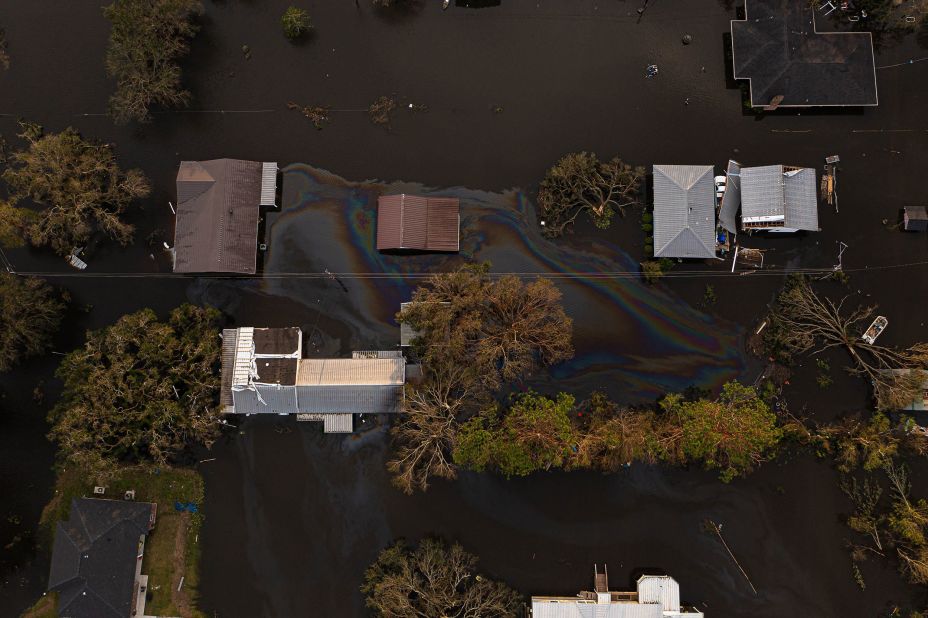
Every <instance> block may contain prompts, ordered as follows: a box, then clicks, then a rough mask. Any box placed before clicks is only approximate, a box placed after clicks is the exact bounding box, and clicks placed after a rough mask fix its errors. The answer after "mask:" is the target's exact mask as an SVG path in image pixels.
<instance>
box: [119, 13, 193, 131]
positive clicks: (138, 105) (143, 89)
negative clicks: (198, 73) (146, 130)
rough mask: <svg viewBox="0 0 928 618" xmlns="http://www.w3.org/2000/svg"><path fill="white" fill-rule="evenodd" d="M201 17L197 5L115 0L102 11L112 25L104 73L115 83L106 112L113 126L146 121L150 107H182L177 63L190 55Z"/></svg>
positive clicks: (184, 93) (187, 97) (184, 97)
mask: <svg viewBox="0 0 928 618" xmlns="http://www.w3.org/2000/svg"><path fill="white" fill-rule="evenodd" d="M202 12H203V5H202V4H201V3H200V0H115V2H113V3H112V4H111V5H109V6H106V7H104V8H103V15H104V16H105V17H106V19H108V20H109V21H110V23H111V24H112V28H111V30H110V40H109V46H108V47H107V50H106V72H107V74H108V75H109V76H110V77H114V78H116V92H115V93H114V94H113V96H111V97H110V105H109V111H110V115H111V116H112V117H113V119H114V120H115V121H116V122H117V123H118V124H125V123H127V122H130V121H133V120H134V121H141V122H144V121H148V120H151V107H152V106H153V105H164V106H167V107H180V106H183V105H186V104H187V103H188V101H189V100H190V92H189V91H187V90H185V89H184V88H183V87H182V86H181V70H180V65H179V64H178V62H179V60H180V59H181V58H183V57H184V56H186V55H187V53H188V52H189V51H190V39H192V38H193V36H194V35H195V34H196V32H197V29H198V28H197V26H196V24H195V23H194V18H195V17H196V16H197V15H199V14H201V13H202Z"/></svg>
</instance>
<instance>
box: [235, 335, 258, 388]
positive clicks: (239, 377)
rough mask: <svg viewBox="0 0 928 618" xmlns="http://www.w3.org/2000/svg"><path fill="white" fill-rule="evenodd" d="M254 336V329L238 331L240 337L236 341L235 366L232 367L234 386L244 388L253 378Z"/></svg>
mask: <svg viewBox="0 0 928 618" xmlns="http://www.w3.org/2000/svg"><path fill="white" fill-rule="evenodd" d="M253 335H254V329H253V328H251V327H243V328H240V329H238V336H237V338H236V340H235V364H234V365H233V367H232V386H244V385H246V384H248V382H249V379H250V378H251V373H252V365H251V361H252V352H253V351H254V342H253Z"/></svg>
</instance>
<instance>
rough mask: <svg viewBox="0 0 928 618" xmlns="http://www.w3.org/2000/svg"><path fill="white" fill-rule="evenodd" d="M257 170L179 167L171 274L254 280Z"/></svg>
mask: <svg viewBox="0 0 928 618" xmlns="http://www.w3.org/2000/svg"><path fill="white" fill-rule="evenodd" d="M260 201H261V164H260V163H257V162H255V161H241V160H238V159H215V160H212V161H182V162H181V164H180V169H179V170H178V172H177V221H176V224H175V230H174V251H175V260H174V272H179V273H206V272H225V273H244V274H254V272H255V270H256V267H257V266H256V261H257V252H258V246H257V242H258V210H259V204H260Z"/></svg>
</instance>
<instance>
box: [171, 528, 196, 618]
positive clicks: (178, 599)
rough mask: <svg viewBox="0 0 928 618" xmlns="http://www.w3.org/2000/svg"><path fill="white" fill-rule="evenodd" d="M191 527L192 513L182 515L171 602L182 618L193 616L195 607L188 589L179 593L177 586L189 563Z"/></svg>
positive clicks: (176, 540) (178, 531)
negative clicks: (188, 546) (188, 551)
mask: <svg viewBox="0 0 928 618" xmlns="http://www.w3.org/2000/svg"><path fill="white" fill-rule="evenodd" d="M189 526H190V513H187V512H186V511H185V512H183V513H181V514H180V522H179V523H178V525H177V532H176V534H175V536H174V559H173V565H174V575H175V578H174V585H173V586H171V602H172V603H173V604H174V607H176V608H177V613H178V614H180V616H181V618H189V617H190V616H192V615H193V606H192V605H191V603H190V598H189V597H188V596H187V588H186V587H181V589H180V590H179V591H178V590H177V586H178V584H180V578H181V577H184V576H185V574H186V567H187V562H186V560H185V559H184V556H185V554H186V549H187V528H188V527H189Z"/></svg>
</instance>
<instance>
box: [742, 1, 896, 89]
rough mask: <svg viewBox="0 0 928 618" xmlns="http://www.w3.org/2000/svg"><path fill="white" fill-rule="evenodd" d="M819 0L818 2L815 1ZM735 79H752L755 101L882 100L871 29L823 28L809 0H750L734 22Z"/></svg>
mask: <svg viewBox="0 0 928 618" xmlns="http://www.w3.org/2000/svg"><path fill="white" fill-rule="evenodd" d="M814 4H818V3H814ZM731 40H732V63H733V65H734V77H735V79H749V80H750V85H751V105H753V106H758V107H762V106H765V105H768V104H770V103H771V101H772V100H773V99H774V98H775V97H776V96H778V95H783V97H784V98H783V100H782V102H781V103H780V105H782V106H796V107H807V106H817V105H849V106H858V105H876V104H877V102H878V99H877V87H876V70H875V67H874V64H875V63H874V58H873V39H872V36H871V34H870V33H869V32H817V31H816V29H815V22H814V11H813V10H812V6H810V3H809V2H808V1H807V0H745V19H743V20H733V21H732V22H731Z"/></svg>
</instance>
